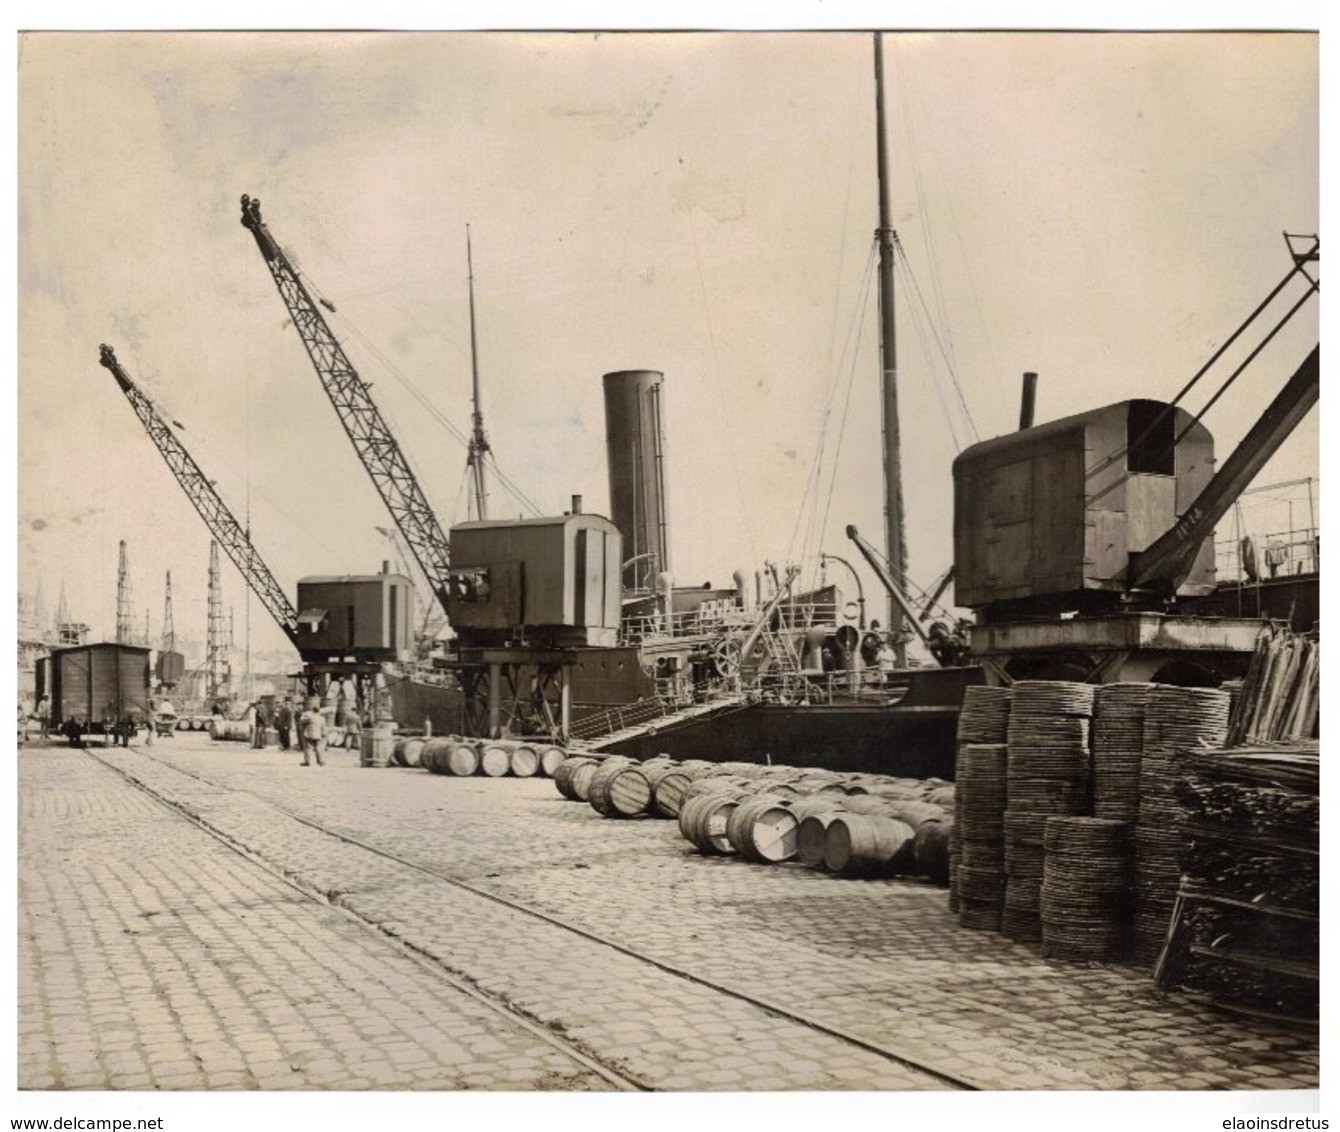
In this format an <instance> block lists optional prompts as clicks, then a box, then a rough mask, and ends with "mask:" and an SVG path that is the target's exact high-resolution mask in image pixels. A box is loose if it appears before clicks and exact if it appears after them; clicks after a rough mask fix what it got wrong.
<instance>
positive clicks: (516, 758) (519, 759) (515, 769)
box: [510, 743, 540, 778]
mask: <svg viewBox="0 0 1340 1132" xmlns="http://www.w3.org/2000/svg"><path fill="white" fill-rule="evenodd" d="M510 757H511V771H512V773H513V774H514V775H516V777H517V778H534V777H535V776H536V774H538V773H539V770H540V753H539V751H537V750H536V749H535V748H534V747H532V746H531V745H530V744H529V743H518V744H517V745H516V746H515V747H513V748H512V754H511V756H510Z"/></svg>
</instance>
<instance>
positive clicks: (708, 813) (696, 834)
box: [678, 790, 740, 854]
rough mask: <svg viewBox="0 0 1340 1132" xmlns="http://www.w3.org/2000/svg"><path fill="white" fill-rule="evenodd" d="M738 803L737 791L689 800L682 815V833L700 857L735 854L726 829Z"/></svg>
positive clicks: (681, 810) (682, 808)
mask: <svg viewBox="0 0 1340 1132" xmlns="http://www.w3.org/2000/svg"><path fill="white" fill-rule="evenodd" d="M739 801H740V794H739V791H736V790H725V791H720V792H718V793H715V794H700V795H699V796H698V797H696V798H690V799H689V800H688V801H687V802H685V803H684V805H683V806H682V807H681V808H680V811H679V819H678V820H679V831H680V833H682V834H683V835H684V836H685V837H686V838H688V840H689V841H690V842H692V844H693V845H694V847H695V848H697V850H698V851H699V852H700V853H708V854H718V853H733V852H734V851H735V850H734V847H733V846H732V845H731V843H730V838H729V837H727V836H726V826H727V825H728V824H729V822H730V815H731V814H732V813H733V812H734V810H735V808H736V806H738V805H739Z"/></svg>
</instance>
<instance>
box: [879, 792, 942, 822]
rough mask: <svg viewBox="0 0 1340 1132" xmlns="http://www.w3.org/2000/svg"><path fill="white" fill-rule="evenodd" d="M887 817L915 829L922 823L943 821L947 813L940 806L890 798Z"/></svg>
mask: <svg viewBox="0 0 1340 1132" xmlns="http://www.w3.org/2000/svg"><path fill="white" fill-rule="evenodd" d="M888 816H889V817H891V818H897V819H898V820H899V821H902V822H906V823H907V824H908V825H910V826H911V827H912V828H913V829H916V828H917V827H918V826H920V825H921V824H922V822H928V821H945V820H947V819H948V817H949V813H948V812H947V811H946V810H945V809H944V807H942V806H933V805H931V804H930V803H929V802H918V801H914V800H910V799H902V798H892V799H890V800H889V809H888Z"/></svg>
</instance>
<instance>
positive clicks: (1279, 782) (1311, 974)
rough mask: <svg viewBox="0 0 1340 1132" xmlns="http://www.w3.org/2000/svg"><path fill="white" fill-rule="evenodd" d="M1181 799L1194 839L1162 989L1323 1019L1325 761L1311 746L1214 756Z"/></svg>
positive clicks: (1304, 1019) (1297, 1020) (1194, 770)
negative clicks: (1321, 913)
mask: <svg viewBox="0 0 1340 1132" xmlns="http://www.w3.org/2000/svg"><path fill="white" fill-rule="evenodd" d="M1178 796H1179V798H1180V800H1181V801H1182V804H1183V805H1184V806H1185V808H1186V812H1187V815H1188V822H1187V831H1188V842H1187V845H1186V850H1185V854H1184V856H1183V861H1182V865H1183V873H1182V877H1181V883H1180V887H1179V889H1178V894H1177V903H1176V906H1175V908H1174V912H1173V918H1172V923H1171V926H1170V928H1169V930H1168V933H1167V938H1166V942H1165V945H1164V947H1163V950H1162V953H1161V955H1160V956H1159V962H1158V966H1157V968H1156V971H1155V975H1156V978H1157V980H1158V982H1159V985H1160V986H1162V987H1165V988H1172V987H1184V988H1188V989H1193V990H1198V991H1201V992H1203V993H1206V994H1208V995H1209V996H1210V998H1211V999H1212V1000H1213V1001H1214V1002H1216V1003H1217V1004H1219V1005H1220V1006H1223V1007H1227V1008H1230V1009H1234V1010H1239V1011H1244V1012H1247V1013H1250V1014H1254V1015H1261V1016H1265V1017H1268V1018H1270V1019H1272V1020H1275V1021H1278V1022H1284V1023H1293V1024H1303V1025H1311V1024H1314V1023H1315V1022H1316V1021H1317V1018H1318V1015H1319V1006H1320V995H1319V985H1320V984H1319V965H1320V921H1319V908H1320V894H1321V868H1320V853H1319V840H1320V830H1321V800H1320V758H1319V750H1318V746H1317V744H1316V743H1315V742H1312V741H1309V740H1294V741H1292V742H1287V743H1273V744H1261V743H1257V744H1251V745H1248V746H1243V747H1236V748H1231V749H1223V750H1215V751H1206V752H1202V753H1201V754H1198V755H1196V756H1195V757H1194V758H1192V759H1190V760H1188V762H1187V764H1186V766H1185V773H1184V775H1183V777H1182V779H1181V782H1180V783H1179V787H1178Z"/></svg>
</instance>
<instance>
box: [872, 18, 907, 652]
mask: <svg viewBox="0 0 1340 1132" xmlns="http://www.w3.org/2000/svg"><path fill="white" fill-rule="evenodd" d="M875 133H876V148H877V164H878V167H879V230H878V232H877V233H876V235H877V238H878V239H879V326H880V336H879V344H880V363H881V364H880V371H881V381H880V392H881V397H880V408H881V414H880V415H881V419H882V420H883V429H884V543H885V547H886V548H887V549H886V556H887V558H888V561H889V572H890V573H891V574H892V575H893V579H894V581H895V582H897V584H898V585H899V586H900V587H902V588H904V589H905V588H906V585H907V582H906V577H907V537H906V532H905V531H904V526H903V478H902V474H903V473H902V453H901V442H900V439H899V431H898V349H897V345H898V343H897V335H896V329H897V328H896V326H895V322H894V312H893V252H894V241H895V239H896V233H895V232H894V230H893V225H892V222H891V219H890V218H891V215H892V211H893V210H892V206H891V203H890V192H889V150H888V142H887V140H886V138H885V123H884V42H883V39H882V37H881V36H880V34H879V32H876V33H875ZM888 603H889V604H888V618H889V620H888V625H889V640H890V643H891V644H892V645H893V653H894V663H895V664H896V665H897V667H899V668H905V667H906V666H907V644H906V641H905V640H904V636H903V612H902V609H901V608H900V607H899V606H898V605H897V604H896V603H895V602H894V600H893V597H892V595H890V596H889V599H888Z"/></svg>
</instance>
